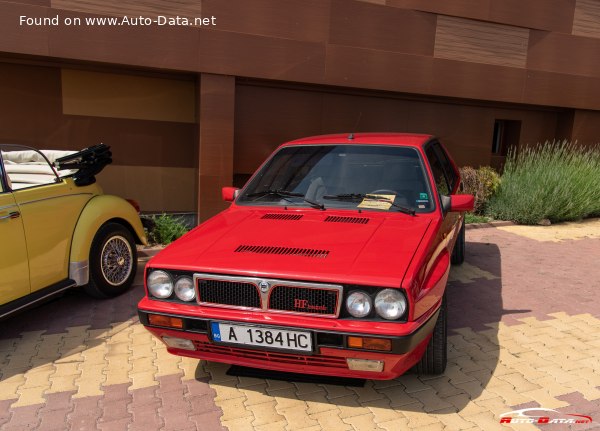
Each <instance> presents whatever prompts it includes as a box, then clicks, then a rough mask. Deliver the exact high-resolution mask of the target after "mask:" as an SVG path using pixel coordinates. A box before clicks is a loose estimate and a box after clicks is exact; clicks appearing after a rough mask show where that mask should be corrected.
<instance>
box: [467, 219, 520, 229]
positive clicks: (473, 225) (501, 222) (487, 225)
mask: <svg viewBox="0 0 600 431" xmlns="http://www.w3.org/2000/svg"><path fill="white" fill-rule="evenodd" d="M514 225H515V223H513V222H512V221H504V220H498V221H488V222H486V223H469V224H466V225H465V228H466V229H485V228H490V227H500V226H514Z"/></svg>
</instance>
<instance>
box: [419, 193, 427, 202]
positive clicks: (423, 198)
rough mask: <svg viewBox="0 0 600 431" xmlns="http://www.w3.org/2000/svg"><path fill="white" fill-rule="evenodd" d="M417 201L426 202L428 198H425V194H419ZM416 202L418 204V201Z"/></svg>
mask: <svg viewBox="0 0 600 431" xmlns="http://www.w3.org/2000/svg"><path fill="white" fill-rule="evenodd" d="M419 200H420V201H428V200H429V196H427V193H419ZM417 202H419V201H417Z"/></svg>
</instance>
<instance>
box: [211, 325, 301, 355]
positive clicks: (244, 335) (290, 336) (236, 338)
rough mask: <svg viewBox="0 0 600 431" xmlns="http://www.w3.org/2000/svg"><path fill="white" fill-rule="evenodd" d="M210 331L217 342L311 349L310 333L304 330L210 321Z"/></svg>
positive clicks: (288, 348)
mask: <svg viewBox="0 0 600 431" xmlns="http://www.w3.org/2000/svg"><path fill="white" fill-rule="evenodd" d="M211 332H212V338H213V340H214V341H215V342H217V343H227V344H242V345H245V346H258V347H266V348H269V349H280V350H296V351H301V352H311V351H312V336H311V333H310V332H305V331H289V330H287V329H276V328H267V327H263V326H249V325H234V324H230V323H223V322H211Z"/></svg>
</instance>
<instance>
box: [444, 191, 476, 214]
mask: <svg viewBox="0 0 600 431" xmlns="http://www.w3.org/2000/svg"><path fill="white" fill-rule="evenodd" d="M474 205H475V197H474V196H473V195H450V211H460V212H463V211H473V206H474Z"/></svg>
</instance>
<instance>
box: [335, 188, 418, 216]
mask: <svg viewBox="0 0 600 431" xmlns="http://www.w3.org/2000/svg"><path fill="white" fill-rule="evenodd" d="M323 199H329V200H334V201H359V200H362V199H368V200H370V201H377V202H387V203H389V204H390V205H392V206H393V207H394V208H398V211H400V212H401V213H404V214H408V215H411V216H414V215H415V210H414V209H412V208H406V207H403V206H402V205H398V204H397V203H394V201H393V200H390V199H387V198H382V197H379V196H377V195H371V194H368V193H367V194H364V193H345V194H341V195H325V196H323Z"/></svg>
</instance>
